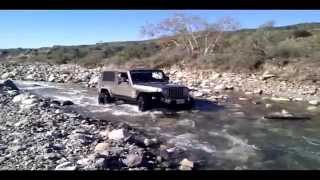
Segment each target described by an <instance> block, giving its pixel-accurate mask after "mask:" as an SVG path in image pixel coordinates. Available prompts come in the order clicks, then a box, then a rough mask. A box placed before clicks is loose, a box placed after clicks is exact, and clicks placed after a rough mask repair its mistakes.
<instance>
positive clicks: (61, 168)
mask: <svg viewBox="0 0 320 180" xmlns="http://www.w3.org/2000/svg"><path fill="white" fill-rule="evenodd" d="M76 169H77V166H76V165H74V164H73V163H71V162H64V163H62V164H59V165H58V166H57V167H56V168H55V170H58V171H74V170H76Z"/></svg>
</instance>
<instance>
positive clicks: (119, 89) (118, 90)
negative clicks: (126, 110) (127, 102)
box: [114, 72, 135, 99]
mask: <svg viewBox="0 0 320 180" xmlns="http://www.w3.org/2000/svg"><path fill="white" fill-rule="evenodd" d="M121 76H122V77H124V76H125V77H127V81H126V82H122V81H121V78H120V77H121ZM134 93H135V91H134V89H133V88H132V86H131V82H130V79H129V75H128V73H127V72H117V74H116V82H115V88H114V94H116V95H118V96H119V98H124V99H126V98H132V97H134Z"/></svg>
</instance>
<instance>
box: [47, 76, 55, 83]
mask: <svg viewBox="0 0 320 180" xmlns="http://www.w3.org/2000/svg"><path fill="white" fill-rule="evenodd" d="M55 79H56V78H55V77H54V75H50V76H49V78H48V81H49V82H54V80H55Z"/></svg>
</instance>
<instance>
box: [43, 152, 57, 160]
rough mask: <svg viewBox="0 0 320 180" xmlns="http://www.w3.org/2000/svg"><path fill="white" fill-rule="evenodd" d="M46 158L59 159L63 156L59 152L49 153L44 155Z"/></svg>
mask: <svg viewBox="0 0 320 180" xmlns="http://www.w3.org/2000/svg"><path fill="white" fill-rule="evenodd" d="M44 158H45V159H50V160H58V159H60V158H61V155H60V154H58V153H48V154H46V155H45V156H44Z"/></svg>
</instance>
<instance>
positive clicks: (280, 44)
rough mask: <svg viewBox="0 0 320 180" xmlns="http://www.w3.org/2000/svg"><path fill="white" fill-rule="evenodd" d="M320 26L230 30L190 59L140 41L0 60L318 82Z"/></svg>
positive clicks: (158, 43)
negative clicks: (210, 49) (174, 68)
mask: <svg viewBox="0 0 320 180" xmlns="http://www.w3.org/2000/svg"><path fill="white" fill-rule="evenodd" d="M319 30H320V23H303V24H296V25H290V26H282V27H272V28H266V29H264V30H260V29H241V30H238V31H234V32H228V33H226V35H225V38H224V43H223V46H222V47H221V48H219V49H218V51H216V52H215V53H214V54H211V55H208V56H205V57H203V56H197V57H189V56H187V55H186V53H185V51H184V50H183V49H178V48H176V47H174V46H173V45H170V43H169V41H168V40H167V39H164V38H161V39H154V40H148V41H136V42H133V41H132V42H111V43H97V44H94V45H81V46H54V47H46V48H39V49H22V48H17V49H2V50H0V61H17V62H49V63H52V64H56V63H57V64H65V63H77V64H80V65H83V66H89V67H94V66H98V65H120V66H122V65H136V64H143V65H145V66H151V67H166V66H171V65H173V64H181V63H183V64H184V65H185V66H189V67H196V68H203V69H210V68H214V69H215V70H217V71H233V72H238V71H240V72H260V71H261V72H262V71H265V70H268V71H274V73H279V76H282V77H283V78H288V79H294V80H311V81H312V82H317V81H318V80H319V79H320V73H319V72H317V69H318V68H319V67H320V59H319V58H320V51H319V50H320V32H319Z"/></svg>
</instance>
